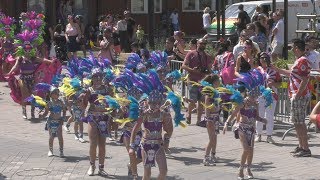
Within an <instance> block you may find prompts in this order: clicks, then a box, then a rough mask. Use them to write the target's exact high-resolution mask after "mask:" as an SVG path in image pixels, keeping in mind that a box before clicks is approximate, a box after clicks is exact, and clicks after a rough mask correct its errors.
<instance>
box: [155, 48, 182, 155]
mask: <svg viewBox="0 0 320 180" xmlns="http://www.w3.org/2000/svg"><path fill="white" fill-rule="evenodd" d="M149 61H151V64H152V67H154V68H155V69H156V71H157V73H158V75H159V78H160V81H161V83H162V84H163V85H164V86H166V87H167V88H169V89H170V90H171V91H172V90H173V88H172V83H173V80H174V76H170V75H168V74H169V73H170V71H169V70H170V67H169V64H168V55H167V54H166V53H165V52H159V51H158V52H156V51H154V52H152V53H151V58H150V59H149ZM177 72H178V71H176V73H177ZM178 73H179V72H178ZM167 75H168V76H167ZM180 77H181V75H180ZM163 118H165V119H167V121H168V123H165V124H163V125H164V126H167V127H164V129H166V131H165V133H164V134H163V147H164V149H165V152H166V154H167V155H168V154H170V150H169V143H170V138H171V136H172V133H173V122H172V117H171V113H170V109H169V108H167V109H164V111H163Z"/></svg>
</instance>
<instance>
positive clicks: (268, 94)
mask: <svg viewBox="0 0 320 180" xmlns="http://www.w3.org/2000/svg"><path fill="white" fill-rule="evenodd" d="M260 92H261V94H262V96H263V97H264V99H265V100H266V104H265V107H269V106H270V105H271V104H272V103H273V96H272V90H271V89H270V88H265V87H264V86H260Z"/></svg>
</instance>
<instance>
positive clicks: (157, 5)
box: [154, 0, 162, 13]
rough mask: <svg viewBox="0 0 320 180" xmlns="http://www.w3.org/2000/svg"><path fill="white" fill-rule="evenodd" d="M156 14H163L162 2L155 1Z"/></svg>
mask: <svg viewBox="0 0 320 180" xmlns="http://www.w3.org/2000/svg"><path fill="white" fill-rule="evenodd" d="M154 13H162V0H154Z"/></svg>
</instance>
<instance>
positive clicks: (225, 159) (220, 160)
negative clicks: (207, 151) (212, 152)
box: [216, 157, 236, 163]
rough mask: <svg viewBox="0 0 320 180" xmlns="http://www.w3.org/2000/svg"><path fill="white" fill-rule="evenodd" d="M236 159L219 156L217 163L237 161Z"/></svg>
mask: <svg viewBox="0 0 320 180" xmlns="http://www.w3.org/2000/svg"><path fill="white" fill-rule="evenodd" d="M235 160H236V159H227V158H220V157H218V158H217V162H216V163H231V162H233V161H235Z"/></svg>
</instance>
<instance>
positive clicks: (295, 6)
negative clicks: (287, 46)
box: [208, 0, 320, 41]
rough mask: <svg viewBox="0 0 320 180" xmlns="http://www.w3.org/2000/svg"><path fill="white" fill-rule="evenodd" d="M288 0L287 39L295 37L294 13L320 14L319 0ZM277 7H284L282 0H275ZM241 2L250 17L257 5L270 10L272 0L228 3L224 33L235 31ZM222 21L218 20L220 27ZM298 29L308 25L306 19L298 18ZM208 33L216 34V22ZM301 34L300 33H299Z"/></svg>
mask: <svg viewBox="0 0 320 180" xmlns="http://www.w3.org/2000/svg"><path fill="white" fill-rule="evenodd" d="M314 2H315V3H314V4H315V6H314V5H313V3H312V0H288V40H289V41H291V40H292V39H294V38H296V37H297V34H296V33H295V32H296V30H297V17H296V15H297V14H298V13H299V14H303V15H310V14H314V13H316V14H320V0H314ZM276 3H277V5H276V7H277V9H282V10H283V9H284V3H283V0H276ZM240 4H243V6H244V10H245V11H246V12H247V13H248V15H249V16H250V17H252V16H253V14H254V12H255V9H256V7H257V6H261V7H262V9H265V10H266V11H267V12H268V11H271V10H272V0H268V1H250V2H241V3H236V4H232V5H230V6H229V7H228V8H227V9H226V11H225V18H226V19H225V29H226V30H225V33H226V34H233V33H235V32H236V26H235V25H234V23H235V22H236V21H237V17H238V13H239V10H238V6H239V5H240ZM221 25H222V22H220V27H221ZM299 26H300V27H299V29H305V28H307V26H308V20H300V22H299ZM208 34H210V35H216V34H217V22H213V23H212V24H211V27H210V28H209V29H208ZM300 35H301V34H300Z"/></svg>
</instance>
